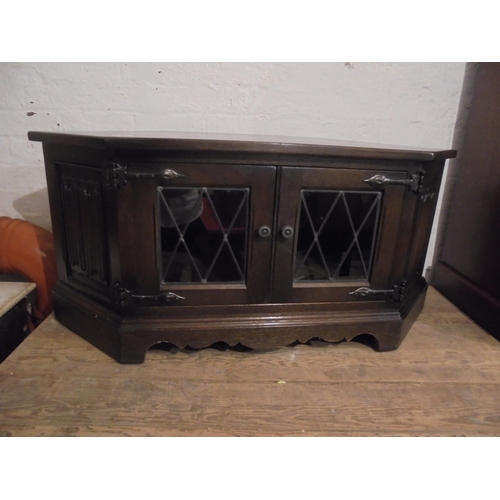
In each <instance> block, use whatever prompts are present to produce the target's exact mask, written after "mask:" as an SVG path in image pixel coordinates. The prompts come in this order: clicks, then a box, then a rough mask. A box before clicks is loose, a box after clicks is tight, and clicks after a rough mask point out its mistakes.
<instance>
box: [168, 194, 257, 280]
mask: <svg viewBox="0 0 500 500" xmlns="http://www.w3.org/2000/svg"><path fill="white" fill-rule="evenodd" d="M158 196H159V206H160V224H161V254H162V283H244V281H245V266H246V247H247V244H246V238H247V225H248V222H247V219H248V199H249V190H248V189H219V188H216V189H213V188H204V187H201V188H194V187H193V188H182V189H179V188H168V187H167V188H162V187H159V188H158Z"/></svg>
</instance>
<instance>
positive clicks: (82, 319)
mask: <svg viewBox="0 0 500 500" xmlns="http://www.w3.org/2000/svg"><path fill="white" fill-rule="evenodd" d="M426 291H427V284H426V283H425V280H423V279H421V280H418V281H417V282H416V283H415V285H414V286H413V287H411V289H410V290H409V291H408V293H407V294H406V296H405V298H404V300H403V301H402V302H401V303H400V304H398V305H396V304H395V307H394V308H387V310H385V311H383V312H382V313H381V312H380V311H369V310H368V311H363V312H360V311H345V312H343V311H338V310H336V311H328V310H327V309H325V310H323V311H321V312H317V311H314V312H311V313H310V314H309V315H307V317H304V314H303V313H299V314H297V313H296V312H295V311H294V304H289V305H288V306H289V307H288V308H285V309H284V310H283V311H282V312H281V314H280V315H279V316H272V317H269V316H266V315H263V314H255V313H254V314H248V315H243V314H236V315H234V314H233V315H227V314H226V315H225V314H224V311H223V309H224V308H219V309H220V313H219V314H220V315H217V316H216V318H214V319H215V320H216V321H217V328H214V325H213V323H214V321H206V320H203V319H200V318H192V319H186V318H184V319H180V318H166V317H163V318H156V317H153V318H151V317H149V318H144V317H122V316H120V315H119V314H117V313H116V312H113V311H111V310H110V309H107V308H106V307H104V306H101V305H97V304H96V303H95V302H94V301H92V300H90V299H88V298H86V297H83V296H81V295H79V294H77V293H75V292H74V291H73V290H72V289H71V288H70V287H68V286H66V285H65V284H64V283H59V284H57V285H56V287H55V288H54V310H55V313H56V317H57V319H58V321H59V322H60V323H61V324H63V325H64V326H66V327H67V328H69V329H70V330H72V331H74V332H75V333H77V334H79V335H80V336H81V337H83V338H84V339H85V340H87V341H88V342H89V343H91V344H92V345H94V346H95V347H97V348H98V349H100V350H102V351H103V352H105V353H106V354H108V355H109V356H111V357H112V358H113V359H115V360H116V361H118V362H120V363H142V362H143V361H144V358H145V355H146V352H147V351H148V350H149V349H150V348H151V347H152V346H153V345H154V344H157V343H160V342H168V343H172V344H174V345H176V346H178V347H180V348H185V347H187V346H189V347H191V348H203V347H208V346H209V345H211V344H213V343H215V342H226V343H227V344H228V345H230V346H234V345H236V344H242V345H244V346H246V347H250V348H254V349H273V348H279V347H284V346H287V345H290V344H292V343H294V342H296V341H299V342H301V343H305V342H307V341H308V340H310V339H312V338H321V339H322V340H325V341H328V342H340V341H343V340H347V341H350V340H352V339H354V338H355V337H357V336H359V335H370V336H372V337H373V338H374V339H375V342H376V348H377V350H378V351H381V352H383V351H392V350H395V349H397V348H398V347H399V345H400V344H401V342H402V340H403V338H404V337H405V336H406V334H407V333H408V330H409V329H410V327H411V325H412V324H413V322H414V321H415V319H416V317H417V316H418V314H419V313H420V311H421V310H422V307H423V304H424V300H425V295H426Z"/></svg>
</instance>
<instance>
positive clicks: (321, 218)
mask: <svg viewBox="0 0 500 500" xmlns="http://www.w3.org/2000/svg"><path fill="white" fill-rule="evenodd" d="M374 173H381V174H384V173H385V174H386V175H388V176H390V177H391V178H392V179H404V178H406V176H407V173H406V172H389V173H387V172H380V171H373V170H354V169H341V168H335V169H329V168H299V167H283V168H282V176H281V188H280V196H279V207H278V218H277V237H276V247H275V249H276V250H275V262H274V272H273V280H272V283H273V284H272V290H273V294H272V301H273V302H345V301H350V300H353V299H352V296H350V295H349V292H351V291H354V290H356V289H357V288H359V287H365V286H366V287H371V288H377V289H390V288H391V287H392V283H389V278H390V273H391V266H392V255H393V253H394V249H395V245H396V242H397V233H398V230H399V217H400V213H401V207H402V201H403V196H404V192H405V189H406V188H405V187H403V186H398V185H391V186H389V187H387V188H386V189H385V190H382V191H379V190H377V189H374V188H372V187H370V186H369V185H367V184H366V183H365V182H364V180H365V179H367V178H370V177H371V176H373V175H374ZM382 221H383V223H382ZM287 228H289V229H288V231H287ZM290 229H291V230H290ZM375 300H380V297H376V298H375Z"/></svg>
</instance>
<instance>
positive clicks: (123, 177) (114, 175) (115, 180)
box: [104, 162, 185, 189]
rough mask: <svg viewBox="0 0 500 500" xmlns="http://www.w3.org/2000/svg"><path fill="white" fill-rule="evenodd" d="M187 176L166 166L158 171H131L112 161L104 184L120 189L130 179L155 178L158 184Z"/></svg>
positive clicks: (105, 175)
mask: <svg viewBox="0 0 500 500" xmlns="http://www.w3.org/2000/svg"><path fill="white" fill-rule="evenodd" d="M182 177H185V176H184V175H182V174H179V173H178V172H176V171H175V170H172V169H171V168H166V169H163V170H160V171H158V172H152V173H145V172H129V170H128V167H126V166H123V165H120V164H118V163H114V162H110V163H109V167H108V168H106V169H104V186H105V187H106V188H107V189H119V188H120V187H122V186H126V185H127V182H128V181H129V180H134V179H139V180H155V181H156V182H157V183H158V184H163V183H164V182H166V181H171V180H174V179H180V178H182Z"/></svg>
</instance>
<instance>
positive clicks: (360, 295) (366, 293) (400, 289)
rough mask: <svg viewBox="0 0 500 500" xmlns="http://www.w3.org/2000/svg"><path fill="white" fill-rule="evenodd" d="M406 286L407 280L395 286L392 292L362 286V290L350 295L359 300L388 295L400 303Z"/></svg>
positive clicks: (359, 289)
mask: <svg viewBox="0 0 500 500" xmlns="http://www.w3.org/2000/svg"><path fill="white" fill-rule="evenodd" d="M405 286H406V280H403V281H402V282H401V283H399V284H397V285H394V286H393V287H392V289H391V290H373V289H372V288H368V287H366V286H362V287H361V288H358V289H356V290H354V291H353V292H349V295H352V296H353V297H355V298H357V299H364V298H366V297H371V296H373V295H386V296H387V297H389V298H391V299H393V300H395V301H396V302H400V301H401V299H402V298H403V294H404V289H405Z"/></svg>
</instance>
